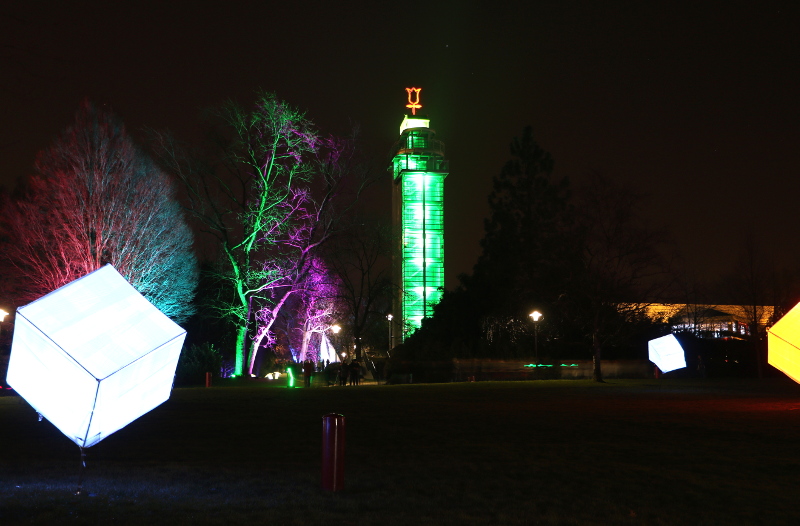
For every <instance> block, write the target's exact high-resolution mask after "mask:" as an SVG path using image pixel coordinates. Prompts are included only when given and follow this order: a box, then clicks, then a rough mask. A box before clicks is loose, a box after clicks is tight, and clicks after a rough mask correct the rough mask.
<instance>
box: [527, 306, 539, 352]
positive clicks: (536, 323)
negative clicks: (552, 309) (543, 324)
mask: <svg viewBox="0 0 800 526" xmlns="http://www.w3.org/2000/svg"><path fill="white" fill-rule="evenodd" d="M528 316H530V317H531V318H532V319H533V354H534V357H535V358H536V365H539V320H541V319H542V313H541V312H539V311H538V310H535V311H533V312H531V313H530V314H529V315H528Z"/></svg>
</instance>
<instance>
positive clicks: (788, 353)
mask: <svg viewBox="0 0 800 526" xmlns="http://www.w3.org/2000/svg"><path fill="white" fill-rule="evenodd" d="M767 344H768V351H767V355H768V361H769V364H770V365H771V366H773V367H774V368H776V369H778V370H779V371H781V372H783V373H784V374H785V375H786V376H788V377H789V378H791V379H792V380H794V381H795V382H798V383H800V303H798V304H797V305H795V306H794V308H793V309H792V310H790V311H789V312H787V313H786V315H785V316H784V317H783V318H781V319H780V320H778V323H776V324H775V325H773V326H772V327H770V328H769V329H768V330H767Z"/></svg>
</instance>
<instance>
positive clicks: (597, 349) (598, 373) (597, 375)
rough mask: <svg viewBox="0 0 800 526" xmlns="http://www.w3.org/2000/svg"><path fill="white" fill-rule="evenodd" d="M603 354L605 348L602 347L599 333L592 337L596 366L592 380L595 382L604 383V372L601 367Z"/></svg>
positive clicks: (593, 357) (593, 358)
mask: <svg viewBox="0 0 800 526" xmlns="http://www.w3.org/2000/svg"><path fill="white" fill-rule="evenodd" d="M602 352H603V346H602V345H600V339H599V338H598V337H597V333H595V334H593V335H592V364H593V366H594V368H593V372H592V379H593V380H594V381H595V382H604V380H603V370H602V368H601V365H600V355H601V353H602Z"/></svg>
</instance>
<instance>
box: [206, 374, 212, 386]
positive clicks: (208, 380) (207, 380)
mask: <svg viewBox="0 0 800 526" xmlns="http://www.w3.org/2000/svg"><path fill="white" fill-rule="evenodd" d="M206 387H211V373H206Z"/></svg>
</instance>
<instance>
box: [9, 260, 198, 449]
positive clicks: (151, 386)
mask: <svg viewBox="0 0 800 526" xmlns="http://www.w3.org/2000/svg"><path fill="white" fill-rule="evenodd" d="M185 337H186V331H184V330H183V329H182V328H181V327H180V326H178V325H177V324H176V323H175V322H173V321H172V320H170V319H169V318H168V317H167V316H166V315H164V314H163V313H162V312H161V311H160V310H158V309H157V308H156V307H155V306H153V304H152V303H150V302H149V301H147V300H146V299H145V298H144V296H142V295H141V294H139V292H137V291H136V289H134V288H133V286H131V284H130V283H128V281H127V280H126V279H125V278H124V277H122V276H121V275H120V274H119V273H118V272H117V271H116V270H115V269H114V268H113V267H112V266H111V265H106V266H104V267H103V268H101V269H99V270H96V271H95V272H92V273H91V274H88V275H86V276H84V277H82V278H80V279H77V280H75V281H73V282H71V283H69V284H67V285H64V286H63V287H61V288H59V289H57V290H55V291H53V292H51V293H50V294H47V295H46V296H43V297H42V298H39V299H38V300H36V301H34V302H33V303H30V304H28V305H25V306H24V307H20V308H19V309H17V318H16V322H15V325H14V339H13V342H12V345H11V357H10V359H9V363H8V374H7V377H6V378H7V381H8V384H9V385H10V386H11V387H13V388H14V389H15V390H16V391H17V393H19V395H20V396H22V397H23V398H24V399H25V400H26V401H27V402H28V403H29V404H30V405H31V406H33V408H34V409H36V411H38V412H39V413H40V414H41V415H43V416H44V417H45V418H47V419H48V420H49V421H50V422H52V423H53V425H55V426H56V427H57V428H58V429H59V430H61V432H62V433H64V434H65V435H66V436H67V437H69V438H70V439H71V440H72V441H73V442H75V443H76V444H78V446H80V447H89V446H92V445H94V444H96V443H98V442H99V441H101V440H102V439H104V438H105V437H107V436H108V435H110V434H111V433H113V432H114V431H117V430H119V429H122V428H123V427H125V426H126V425H128V424H129V423H130V422H132V421H134V420H136V419H137V418H139V417H140V416H142V415H143V414H145V413H147V412H148V411H150V410H152V409H153V408H155V407H156V406H158V405H160V404H162V403H163V402H165V401H166V400H167V399H169V395H170V391H171V390H172V382H173V378H174V376H175V367H176V366H177V364H178V358H179V357H180V353H181V347H182V346H183V340H184V338H185Z"/></svg>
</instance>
